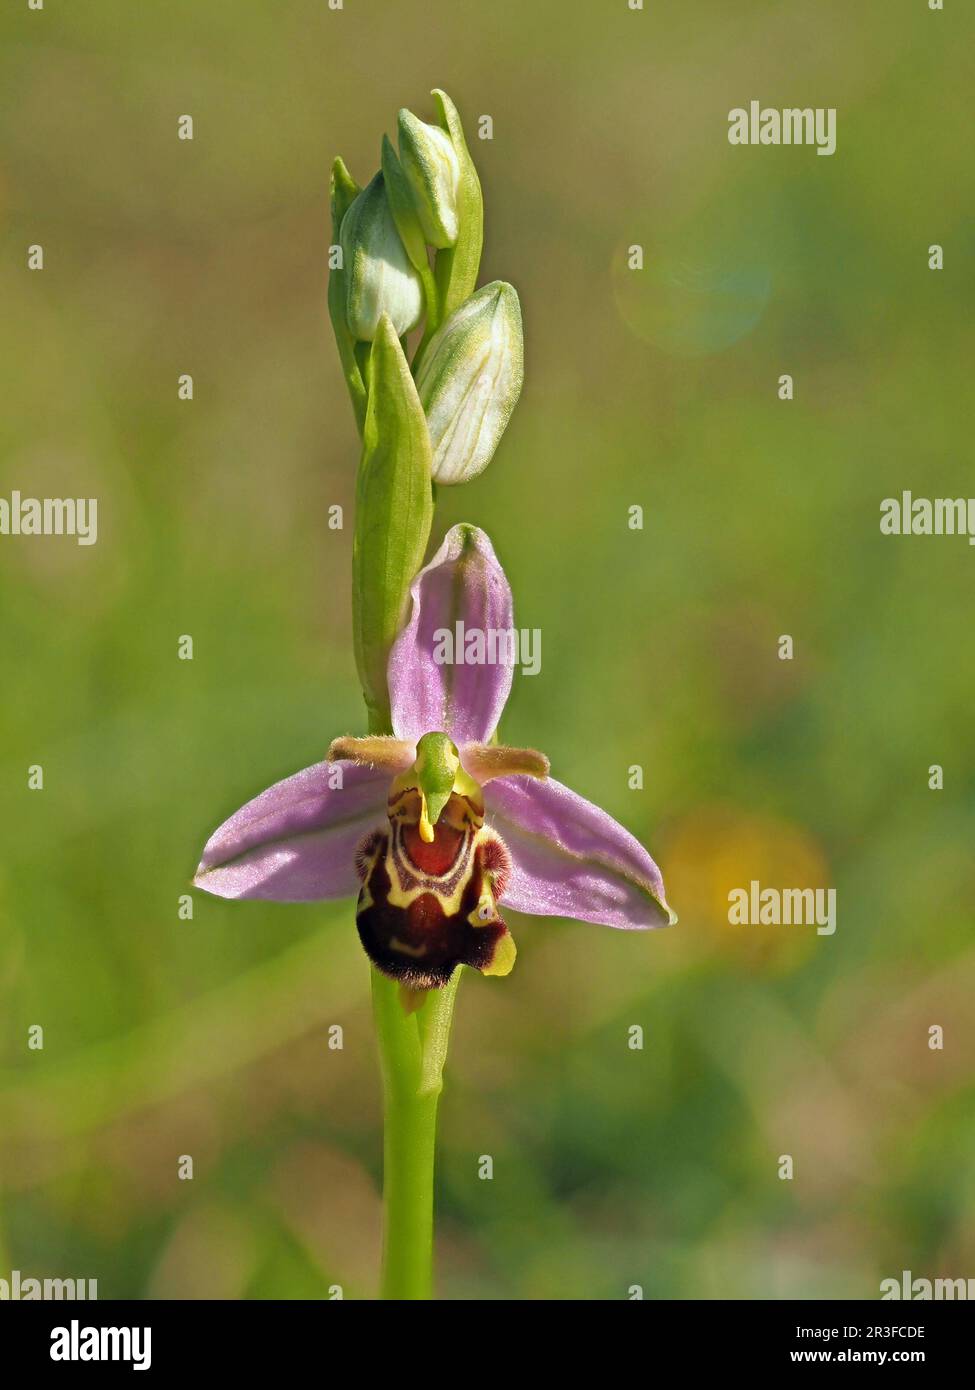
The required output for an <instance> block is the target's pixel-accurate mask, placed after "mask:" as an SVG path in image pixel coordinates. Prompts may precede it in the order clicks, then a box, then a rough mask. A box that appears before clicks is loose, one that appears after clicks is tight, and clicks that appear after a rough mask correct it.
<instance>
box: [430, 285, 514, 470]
mask: <svg viewBox="0 0 975 1390" xmlns="http://www.w3.org/2000/svg"><path fill="white" fill-rule="evenodd" d="M523 374H524V348H523V344H522V331H521V306H520V304H519V302H518V295H517V292H516V291H515V290H514V289H513V288H512V286H511V285H508V284H506V283H505V282H504V281H502V280H495V281H494V283H493V284H490V285H485V286H484V288H483V289H481V290H478V292H477V294H475V295H473V296H472V297H471V298H470V299H468V300H467V302H466V303H465V304H463V305H462V306H461V307H460V308H459V309H458V310H457V311H456V312H455V313H454V314H452V315H451V317H450V318H449V319H448V320H447V322H446V323H445V324H444V325H443V327H442V328H441V329H440V330H439V331H438V332H437V333H436V334H435V335H434V337H433V338H432V339H431V341H430V344H429V346H428V348H427V351H426V355H425V357H424V358H423V364H422V366H421V367H420V369H419V371H418V372H417V381H416V384H417V390H418V392H419V394H420V400H421V402H422V403H423V408H424V410H425V411H426V416H427V424H428V426H429V430H430V443H431V447H432V449H433V465H432V466H433V477H434V479H435V481H436V482H438V483H463V482H466V481H467V480H468V479H469V478H474V477H476V476H477V474H478V473H481V472H482V471H483V470H484V469H485V468H486V467H487V465H488V464H489V463H490V461H491V457H492V455H493V454H494V451H495V449H496V448H497V446H498V441H499V440H500V438H501V435H502V434H503V433H504V429H505V426H506V425H507V423H508V421H509V419H510V418H511V412H512V411H513V410H514V408H515V405H516V404H517V401H518V397H519V396H520V394H521V383H522V377H523Z"/></svg>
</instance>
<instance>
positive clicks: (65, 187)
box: [0, 0, 975, 1299]
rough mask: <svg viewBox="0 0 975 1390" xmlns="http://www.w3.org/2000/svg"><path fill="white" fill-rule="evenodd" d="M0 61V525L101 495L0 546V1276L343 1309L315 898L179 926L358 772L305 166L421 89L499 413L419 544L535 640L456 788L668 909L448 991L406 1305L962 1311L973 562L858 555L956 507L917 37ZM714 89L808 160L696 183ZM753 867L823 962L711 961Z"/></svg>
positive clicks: (777, 941)
mask: <svg viewBox="0 0 975 1390" xmlns="http://www.w3.org/2000/svg"><path fill="white" fill-rule="evenodd" d="M0 23H2V36H3V44H2V57H0V77H2V80H0V113H2V114H0V121H2V146H3V147H2V163H0V238H2V283H3V335H2V348H0V351H2V358H0V367H2V378H3V382H4V388H5V389H4V395H5V397H6V407H5V409H4V411H3V416H2V419H0V439H2V455H3V464H2V477H0V495H3V496H8V497H9V494H10V491H11V490H12V489H13V488H19V489H20V490H21V491H22V492H23V493H24V494H25V495H28V494H30V495H37V496H91V495H96V496H97V497H98V498H99V502H100V508H99V540H98V543H97V545H95V546H93V547H89V548H84V547H79V546H77V545H76V544H75V543H74V542H73V541H71V540H68V539H63V538H62V539H25V538H11V537H3V538H0V576H2V579H0V653H2V656H0V660H2V676H3V683H2V691H3V695H2V716H3V737H2V744H0V772H2V775H0V797H2V803H0V813H2V840H0V845H2V849H0V1277H5V1276H6V1274H7V1272H8V1271H9V1270H11V1269H14V1268H18V1269H20V1270H22V1271H23V1272H24V1273H25V1274H33V1275H35V1276H40V1275H44V1274H47V1275H52V1276H53V1275H61V1276H69V1275H75V1276H77V1277H94V1278H97V1279H98V1281H99V1292H100V1295H101V1296H102V1297H118V1296H143V1295H145V1296H164V1297H177V1298H181V1297H191V1298H192V1297H231V1298H236V1297H241V1298H245V1297H246V1298H266V1297H312V1298H314V1297H322V1296H325V1295H326V1293H327V1290H328V1289H329V1287H330V1286H331V1285H333V1284H336V1283H338V1284H341V1285H342V1286H343V1288H344V1290H345V1296H346V1297H365V1296H372V1295H373V1293H374V1291H375V1288H376V1279H377V1265H378V1239H379V1217H380V1210H379V1197H378V1191H379V1181H380V1166H381V1165H380V1151H381V1132H380V1095H379V1086H378V1079H377V1071H376V1064H375V1057H374V1049H373V1040H372V1034H371V1020H370V1010H369V1001H368V970H367V966H366V961H365V958H364V957H363V955H362V953H361V950H360V947H359V944H358V940H357V937H356V933H355V930H354V926H353V920H352V907H351V904H329V905H319V906H315V905H310V906H280V905H271V904H255V903H243V904H234V903H224V902H220V901H216V900H212V899H208V898H206V897H205V896H204V895H202V894H196V895H195V897H194V916H193V920H192V921H184V920H180V919H179V917H178V915H177V908H178V901H179V896H180V894H182V893H184V892H186V891H187V888H186V885H187V881H188V878H189V876H190V874H191V872H192V870H193V867H194V865H195V863H196V859H197V856H198V852H199V850H200V848H201V847H202V845H203V842H204V841H205V839H206V838H207V836H208V835H209V833H210V832H211V830H212V829H213V828H214V827H215V826H216V825H217V824H218V823H219V822H220V821H221V820H223V819H224V817H225V816H226V815H228V814H229V813H230V812H231V811H233V810H234V809H236V807H237V806H238V805H239V804H240V803H242V802H243V801H245V800H246V799H247V798H249V797H250V796H252V795H253V794H255V793H256V792H257V791H259V790H260V789H262V788H263V787H264V786H266V785H267V784H268V783H269V782H271V781H274V780H276V779H277V778H279V777H282V776H284V775H286V774H287V773H290V772H292V771H294V770H297V769H298V768H300V767H303V766H305V765H306V764H308V763H311V762H314V761H317V760H318V759H320V758H321V757H322V756H323V755H324V750H325V749H326V747H327V745H328V742H329V740H330V739H331V738H332V737H333V736H334V735H336V734H339V733H345V732H359V731H361V730H362V716H361V707H360V700H359V695H358V690H357V686H356V681H355V675H354V667H353V661H352V656H351V647H350V620H349V567H350V530H349V526H348V522H349V521H350V520H351V503H352V484H353V476H354V469H355V465H356V461H357V442H356V436H355V431H354V426H353V422H352V418H351V411H350V409H349V406H348V403H347V400H346V399H345V395H344V387H343V384H342V379H341V375H340V372H339V367H338V362H337V358H336V354H335V349H334V346H333V343H332V340H331V337H330V332H329V328H328V323H327V317H326V313H325V301H324V290H325V278H326V269H325V266H326V253H327V246H328V242H329V240H330V234H329V228H328V219H327V175H328V168H329V164H330V161H331V159H332V157H333V155H335V154H336V153H341V154H342V155H343V156H344V158H345V159H346V161H347V162H348V164H349V166H350V168H351V169H352V171H353V173H354V174H355V175H356V176H357V177H358V178H359V180H360V181H365V179H366V178H368V177H369V176H370V175H371V174H372V173H373V171H374V169H375V167H376V166H377V164H378V156H379V141H380V136H381V134H382V132H383V131H384V130H386V131H393V130H394V127H395V116H396V111H397V108H398V107H399V106H401V105H409V106H411V107H412V108H413V109H414V110H416V111H417V112H418V114H420V115H421V116H424V117H425V118H432V114H433V112H432V103H431V102H430V99H429V97H428V96H427V93H428V92H429V89H430V88H431V87H432V86H435V85H439V86H443V87H445V88H446V89H447V90H448V91H449V92H450V93H451V95H452V96H453V98H454V99H455V101H456V102H457V104H458V106H459V108H460V110H461V114H462V116H463V118H464V120H465V124H466V127H467V130H468V138H469V140H470V141H471V145H472V152H473V154H474V157H475V160H476V162H477V164H478V167H479V170H480V173H481V177H482V181H483V185H484V191H485V199H486V226H487V233H486V245H485V256H484V263H483V274H482V279H483V280H485V281H486V280H488V279H493V278H496V277H501V278H505V279H509V280H511V281H512V282H513V283H514V285H515V286H516V287H517V289H518V291H519V293H520V295H521V298H522V306H523V312H524V320H525V329H526V385H525V390H524V394H523V397H522V400H521V403H520V405H519V406H518V409H517V411H516V413H515V415H514V417H513V420H512V422H511V425H510V427H509V429H508V432H507V434H506V436H505V439H504V441H503V442H502V445H501V448H500V449H499V452H498V454H497V456H496V458H495V460H494V462H493V463H492V465H491V467H490V468H489V470H488V471H487V473H485V474H484V475H483V476H482V477H481V478H480V479H478V480H477V481H476V482H475V483H473V484H470V485H469V486H467V487H465V488H459V489H454V490H446V491H444V492H442V493H441V503H440V506H439V507H438V515H437V520H436V522H435V536H436V537H437V538H438V539H439V536H440V535H441V534H442V532H443V530H444V529H445V528H446V527H447V526H448V525H449V524H451V523H453V522H454V521H457V520H471V521H476V522H478V523H479V524H480V525H482V526H483V527H485V529H486V530H487V531H488V532H489V534H490V535H491V536H492V538H493V540H494V542H495V545H496V547H497V550H498V553H499V555H500V557H501V559H502V561H503V563H504V564H505V566H506V568H507V570H508V573H509V577H510V579H511V581H512V584H513V588H514V592H515V601H516V620H517V621H518V622H519V623H520V624H522V625H526V626H531V627H538V628H540V629H541V631H542V643H543V646H542V672H541V674H540V675H539V676H537V677H536V678H534V679H532V678H519V679H517V680H516V684H515V689H514V693H513V697H512V699H511V702H510V704H509V707H508V712H507V715H506V721H505V728H504V734H505V737H506V739H507V741H509V742H512V743H527V744H535V745H538V746H541V747H543V748H544V749H545V750H546V751H547V752H548V753H549V755H550V756H551V759H552V763H553V769H554V772H555V774H556V775H557V776H559V777H560V778H561V779H563V780H564V781H567V782H569V783H570V784H571V785H573V786H574V787H576V788H577V789H579V790H580V791H581V792H583V793H584V794H586V795H589V796H591V797H593V798H594V799H595V800H597V801H599V802H600V803H601V804H603V805H605V806H606V807H607V808H609V809H610V810H611V811H612V812H613V813H614V814H615V815H616V816H617V817H618V818H620V819H621V820H622V821H624V822H625V823H626V824H627V825H628V826H629V827H630V828H631V829H632V830H633V831H634V832H635V833H637V834H638V835H639V836H640V837H641V838H642V839H643V840H644V841H645V842H646V843H647V844H648V845H649V847H650V849H651V851H652V853H653V854H654V855H655V857H656V858H657V859H658V861H659V862H660V864H661V866H662V868H663V871H664V875H665V879H666V882H667V887H668V894H669V897H670V899H671V901H672V902H673V904H674V905H675V907H676V908H677V910H678V912H679V913H680V916H681V924H680V925H679V926H678V927H676V928H674V929H672V930H669V931H663V932H657V933H651V934H647V935H646V936H633V935H630V934H626V933H614V932H612V931H609V930H605V929H601V928H596V927H587V926H580V925H575V924H568V923H564V922H549V921H542V920H537V919H527V918H525V919H518V918H516V917H514V915H513V914H512V916H511V925H512V927H513V931H514V935H515V937H516V940H517V941H518V945H519V958H518V965H517V968H516V970H515V972H514V974H513V975H512V976H511V977H510V978H509V979H507V980H504V981H498V980H488V979H482V978H480V977H475V976H469V977H468V978H467V979H465V980H464V982H463V985H462V989H461V993H460V996H459V1003H458V1015H457V1022H456V1027H455V1036H454V1043H453V1048H452V1054H451V1060H450V1063H449V1075H448V1083H447V1087H446V1090H445V1093H444V1099H443V1104H442V1112H441V1114H442V1155H441V1162H440V1168H439V1174H438V1203H439V1290H440V1293H441V1295H442V1296H443V1297H446V1298H465V1299H467V1298H490V1299H494V1298H510V1299H560V1298H584V1299H602V1298H608V1299H613V1298H617V1299H618V1298H625V1297H626V1296H627V1290H628V1289H629V1288H630V1286H631V1285H634V1284H639V1285H641V1286H642V1287H643V1289H644V1294H645V1296H646V1297H647V1298H651V1297H653V1298H657V1297H693V1298H714V1297H732V1298H742V1297H762V1298H783V1297H800V1298H818V1297H828V1296H839V1297H846V1296H848V1297H854V1298H875V1297H877V1296H878V1294H879V1281H880V1280H881V1279H882V1278H884V1277H888V1276H895V1277H897V1276H899V1274H900V1271H901V1270H902V1269H911V1270H913V1271H914V1273H915V1274H918V1275H926V1276H927V1277H935V1276H938V1275H944V1276H955V1277H969V1276H972V1277H975V1234H973V1232H975V1222H973V1218H975V1168H973V1141H975V1124H973V1119H975V1105H973V1068H972V1058H973V1047H972V1042H973V1039H972V1030H973V1017H972V1014H973V1010H972V1000H973V997H975V946H973V941H972V920H973V901H975V864H973V856H972V842H973V830H975V796H973V767H975V758H973V754H975V728H973V719H972V703H973V702H972V691H973V675H975V660H973V654H972V583H973V581H972V575H973V569H972V566H973V564H975V553H973V551H972V549H971V548H970V547H969V546H968V545H967V544H966V543H965V541H964V540H963V539H959V538H941V539H936V538H910V539H904V538H900V539H897V538H884V537H881V535H880V533H879V526H878V522H879V504H880V501H881V499H882V498H884V497H886V496H890V495H897V494H898V493H899V492H900V490H901V489H902V488H910V489H911V490H913V492H914V493H915V494H916V495H919V496H928V497H937V496H967V495H968V493H969V492H970V491H972V488H971V456H970V438H971V433H972V393H971V348H972V288H973V284H972V281H973V276H972V265H973V253H975V244H973V211H975V199H973V196H972V150H971V141H970V129H971V59H970V54H971V51H972V41H973V37H975V34H973V28H975V26H973V22H972V16H971V13H970V12H969V13H967V14H966V13H965V7H964V6H962V5H958V4H952V3H950V0H949V4H948V6H947V9H946V11H945V12H944V13H941V14H938V13H931V12H929V11H928V9H927V6H926V4H925V3H923V0H860V3H858V4H856V5H851V4H849V0H818V2H816V3H814V2H813V0H806V3H801V2H800V0H797V2H796V3H784V2H783V0H750V2H749V3H744V0H739V2H738V3H729V0H702V3H694V4H681V5H666V6H664V5H656V4H650V3H648V5H647V7H646V9H645V10H644V11H643V12H632V11H630V10H629V9H628V7H627V4H626V0H602V2H601V3H595V0H593V3H582V2H581V0H577V3H574V4H572V5H566V4H565V3H557V0H533V2H532V4H530V5H526V4H524V3H523V0H494V2H493V3H491V4H490V5H488V4H485V3H476V4H475V3H471V0H463V2H462V3H461V2H459V0H450V2H449V3H448V0H398V2H397V3H396V4H391V3H389V2H388V0H346V3H345V7H344V9H343V10H342V11H338V12H336V11H331V10H330V9H329V8H328V6H327V3H326V0H288V3H277V4H271V3H258V0H237V3H235V4H233V5H229V4H224V3H220V0H167V3H166V4H165V5H163V4H155V5H148V4H144V5H140V6H138V7H136V6H134V5H132V4H130V3H123V0H87V3H85V4H83V5H70V6H68V5H63V4H59V3H54V2H53V0H48V4H47V5H46V7H45V9H44V11H43V12H32V11H29V10H28V9H27V6H26V3H21V4H19V5H16V4H11V5H8V6H6V7H5V8H4V15H3V18H2V21H0ZM752 98H756V99H759V100H760V101H762V102H763V103H764V104H766V105H770V106H778V107H781V106H789V105H798V106H802V105H810V106H835V107H837V108H838V149H837V153H836V154H835V155H834V156H833V157H832V158H821V157H817V156H816V154H815V152H814V150H812V149H808V148H792V149H785V148H780V149H774V148H767V149H762V148H735V147H732V146H730V145H729V144H728V142H727V138H726V132H727V115H728V111H729V110H730V109H731V108H732V107H735V106H739V105H742V106H746V105H747V104H748V102H749V101H750V100H751V99H752ZM182 114H191V115H192V116H193V119H194V123H195V138H194V140H193V141H192V143H189V142H182V141H179V140H177V138H176V129H177V118H178V117H179V116H180V115H182ZM482 114H490V115H491V116H492V117H493V121H494V138H493V140H491V141H483V142H482V141H479V140H477V139H476V130H477V118H478V117H479V116H480V115H482ZM933 242H939V243H941V244H943V245H944V247H945V269H944V271H943V272H941V273H935V272H931V271H930V270H929V269H928V266H927V248H928V246H929V244H931V243H933ZM32 243H40V244H42V245H43V247H44V253H45V267H44V270H43V272H42V273H37V272H34V273H29V272H28V271H27V269H26V247H27V246H28V245H29V244H32ZM636 243H638V244H641V245H642V246H643V247H644V248H645V256H646V269H645V270H644V271H643V272H642V273H637V272H631V271H628V270H627V268H626V249H627V247H629V246H630V245H632V244H636ZM184 372H189V373H191V374H192V375H193V378H194V383H195V398H194V400H193V401H192V402H181V401H179V400H177V394H176V387H177V377H178V376H179V374H180V373H184ZM784 372H788V373H791V374H793V375H794V377H795V384H796V385H795V391H796V396H795V400H794V401H793V402H791V403H783V402H782V401H780V400H779V399H778V398H777V384H778V378H779V376H780V374H781V373H784ZM336 503H339V504H341V505H343V506H344V507H345V509H346V520H347V525H346V529H345V530H343V531H330V530H328V529H327V525H326V519H327V513H328V508H329V507H330V506H331V505H333V504H336ZM634 504H640V505H642V506H643V507H644V509H645V518H646V519H645V526H644V529H643V531H642V532H639V531H638V532H634V531H630V530H629V529H628V527H627V513H628V508H629V507H630V506H632V505H634ZM783 633H789V634H791V635H792V636H793V638H794V640H795V649H796V654H795V659H794V660H793V661H792V662H783V661H780V660H778V655H777V650H778V646H777V644H778V638H779V635H780V634H783ZM182 634H189V635H191V636H192V638H193V641H194V652H195V654H194V659H193V660H192V661H191V662H189V661H180V660H178V659H177V641H178V638H179V637H180V635H182ZM36 763H40V764H42V765H43V768H44V779H45V785H44V789H43V791H41V792H38V791H28V790H27V772H26V769H27V768H28V766H29V765H31V764H36ZM636 763H638V764H640V765H642V767H643V768H644V770H645V789H644V790H642V791H634V790H630V789H629V788H628V769H629V768H630V766H631V765H632V764H636ZM933 763H940V764H942V765H943V766H944V769H945V785H944V790H943V791H940V792H935V791H931V790H929V789H928V767H929V765H931V764H933ZM752 879H758V880H759V881H760V882H761V883H762V884H763V885H773V886H780V887H785V886H800V885H810V886H835V887H836V889H837V893H838V928H837V932H836V935H835V936H833V937H831V938H829V937H817V936H816V935H815V933H814V932H813V930H812V929H811V928H786V927H778V928H776V927H767V928H759V927H753V928H733V927H730V926H729V925H728V923H727V916H726V914H727V894H728V891H729V889H730V888H732V887H737V886H740V885H747V884H748V883H749V881H750V880H752ZM33 1024H42V1025H43V1027H44V1029H45V1047H44V1050H43V1051H28V1049H27V1047H26V1038H27V1030H28V1028H29V1026H31V1025H33ZM334 1024H339V1025H341V1027H342V1028H343V1030H344V1038H345V1046H344V1049H343V1050H341V1051H333V1050H329V1048H328V1046H327V1039H328V1029H329V1027H330V1026H331V1025H334ZM633 1024H639V1025H641V1026H642V1027H643V1029H644V1031H645V1046H644V1049H643V1050H642V1051H631V1050H630V1049H629V1048H628V1046H627V1038H628V1030H629V1028H630V1027H631V1025H633ZM934 1024H938V1025H941V1026H942V1027H943V1028H944V1030H945V1047H944V1050H943V1051H941V1052H936V1051H931V1050H929V1048H928V1045H927V1043H928V1032H927V1030H928V1028H929V1027H930V1026H931V1025H934ZM786 1153H788V1154H791V1155H793V1158H794V1161H795V1178H794V1180H793V1181H791V1182H785V1181H780V1180H779V1178H778V1176H777V1165H778V1157H779V1155H781V1154H786ZM183 1154H189V1155H192V1156H193V1159H194V1164H195V1176H194V1179H193V1181H192V1182H180V1181H178V1180H177V1161H178V1158H179V1156H180V1155H183ZM482 1154H491V1155H493V1157H494V1161H495V1177H494V1180H493V1181H492V1182H484V1181H479V1180H478V1177H477V1160H478V1158H479V1156H480V1155H482Z"/></svg>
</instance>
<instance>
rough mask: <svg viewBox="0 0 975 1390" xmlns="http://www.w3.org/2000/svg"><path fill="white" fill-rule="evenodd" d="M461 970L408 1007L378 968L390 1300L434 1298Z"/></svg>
mask: <svg viewBox="0 0 975 1390" xmlns="http://www.w3.org/2000/svg"><path fill="white" fill-rule="evenodd" d="M459 981H460V969H459V968H458V969H457V970H455V971H454V976H453V979H452V980H451V981H450V983H449V984H448V985H446V986H445V987H444V988H443V989H433V990H430V991H429V993H428V994H427V996H426V999H425V1000H424V1002H423V1004H422V1005H421V1006H420V1008H419V1009H416V1010H415V1011H414V1012H412V1013H407V1012H406V1009H405V1008H404V1005H403V1000H402V998H401V993H400V987H399V985H398V984H396V982H395V981H393V980H390V979H387V978H386V976H385V975H381V974H380V973H379V971H378V970H375V969H373V972H372V1004H373V1016H374V1018H375V1022H376V1036H377V1038H378V1041H379V1055H380V1060H381V1066H382V1076H383V1111H384V1140H383V1274H382V1287H381V1297H382V1298H384V1299H427V1298H430V1297H431V1294H432V1287H433V1172H434V1153H435V1148H436V1138H437V1103H438V1101H439V1099H440V1092H441V1089H442V1087H443V1067H444V1062H445V1061H446V1058H447V1045H448V1042H449V1038H450V1024H451V1019H452V1016H453V1009H454V997H455V995H456V993H457V985H458V983H459Z"/></svg>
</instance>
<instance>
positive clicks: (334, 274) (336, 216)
mask: <svg viewBox="0 0 975 1390" xmlns="http://www.w3.org/2000/svg"><path fill="white" fill-rule="evenodd" d="M360 191H361V190H360V188H359V185H358V184H357V183H356V181H355V179H354V178H353V177H352V175H351V174H350V173H349V171H348V169H347V168H346V167H345V164H344V163H343V162H342V160H341V159H336V161H335V163H334V164H333V165H332V178H331V183H330V194H331V205H332V244H333V245H334V246H338V245H339V234H340V232H341V229H342V218H343V217H344V216H345V214H346V213H347V212H348V210H349V208H350V207H351V206H352V203H353V202H354V201H355V199H356V197H357V196H358V194H359V193H360ZM345 274H346V272H345V268H344V267H343V269H341V270H330V271H329V273H328V314H329V318H330V319H331V320H332V330H333V332H334V333H335V342H336V345H337V347H338V350H339V360H340V361H341V363H342V371H343V373H344V375H345V384H346V386H347V387H348V388H349V396H350V397H351V399H352V409H353V410H354V411H355V421H356V425H357V427H358V430H359V433H360V434H361V433H362V428H363V424H364V422H365V417H366V384H365V381H364V380H363V376H362V370H361V367H360V363H359V360H358V358H357V356H356V350H355V349H356V343H355V341H354V339H353V337H352V334H351V333H350V332H349V326H348V323H347V321H346V316H345V297H346V290H345Z"/></svg>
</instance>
